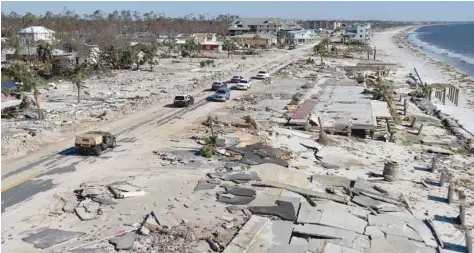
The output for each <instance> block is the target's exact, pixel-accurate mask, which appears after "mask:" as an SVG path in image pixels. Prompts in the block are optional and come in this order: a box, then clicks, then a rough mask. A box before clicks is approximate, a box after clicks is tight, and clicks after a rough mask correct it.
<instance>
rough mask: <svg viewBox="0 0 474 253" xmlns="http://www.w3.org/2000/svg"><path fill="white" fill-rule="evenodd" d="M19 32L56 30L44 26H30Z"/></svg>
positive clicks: (51, 31)
mask: <svg viewBox="0 0 474 253" xmlns="http://www.w3.org/2000/svg"><path fill="white" fill-rule="evenodd" d="M18 33H20V34H21V33H25V34H29V33H56V32H55V31H53V30H49V29H48V28H46V27H44V26H30V27H27V28H24V29H21V30H20V31H19V32H18Z"/></svg>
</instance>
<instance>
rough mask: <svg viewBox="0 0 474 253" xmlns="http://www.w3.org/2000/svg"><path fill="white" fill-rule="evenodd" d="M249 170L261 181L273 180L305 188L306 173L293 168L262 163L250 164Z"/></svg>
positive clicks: (306, 186) (306, 181) (306, 185)
mask: <svg viewBox="0 0 474 253" xmlns="http://www.w3.org/2000/svg"><path fill="white" fill-rule="evenodd" d="M249 170H250V171H253V172H256V173H258V175H259V177H260V178H261V179H262V180H263V181H274V182H280V183H285V184H288V185H292V186H296V187H300V188H303V189H307V188H308V187H309V180H308V175H307V174H305V173H302V172H299V171H297V170H295V169H290V168H285V167H283V166H280V165H277V164H270V163H264V164H260V165H256V166H252V167H250V169H249Z"/></svg>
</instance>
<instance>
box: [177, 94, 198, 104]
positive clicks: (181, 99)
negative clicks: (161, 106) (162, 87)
mask: <svg viewBox="0 0 474 253" xmlns="http://www.w3.org/2000/svg"><path fill="white" fill-rule="evenodd" d="M193 104H194V97H193V96H191V95H180V96H176V97H174V105H175V106H180V107H188V106H191V105H193Z"/></svg>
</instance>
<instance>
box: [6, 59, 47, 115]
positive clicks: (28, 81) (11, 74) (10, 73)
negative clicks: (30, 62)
mask: <svg viewBox="0 0 474 253" xmlns="http://www.w3.org/2000/svg"><path fill="white" fill-rule="evenodd" d="M2 75H4V76H5V77H6V78H9V79H11V80H14V81H17V82H21V83H22V86H21V88H20V90H21V91H22V92H29V91H31V90H33V91H34V92H33V95H34V98H35V102H36V107H37V109H38V118H39V120H42V119H44V115H43V111H42V110H41V106H40V98H39V91H38V86H40V85H42V84H43V83H44V80H43V79H42V78H41V77H39V76H38V75H37V74H36V73H35V72H33V71H32V70H31V69H30V68H29V67H28V66H27V65H25V63H23V62H15V63H13V64H11V65H10V66H8V68H7V69H5V71H2Z"/></svg>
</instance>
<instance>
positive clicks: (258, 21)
mask: <svg viewBox="0 0 474 253" xmlns="http://www.w3.org/2000/svg"><path fill="white" fill-rule="evenodd" d="M239 24H240V25H241V26H239ZM270 24H275V25H279V26H282V27H283V28H284V29H289V28H291V27H294V26H298V24H297V23H296V21H294V20H289V19H282V18H240V19H237V20H234V21H233V22H232V23H231V24H230V26H229V28H227V30H242V31H245V30H250V28H249V26H257V25H270Z"/></svg>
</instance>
